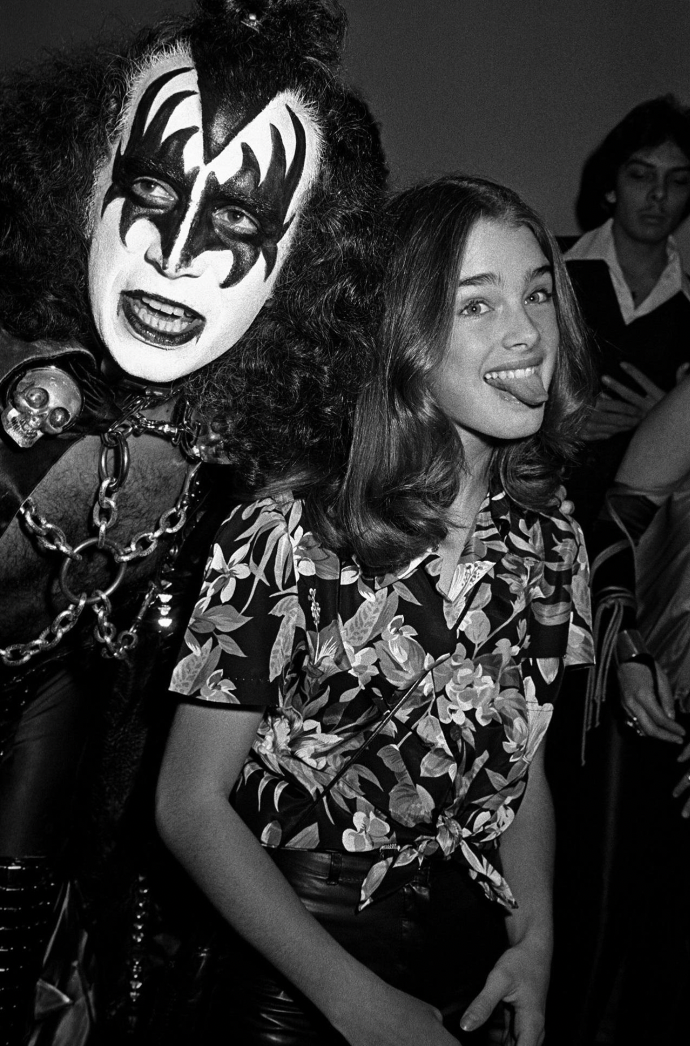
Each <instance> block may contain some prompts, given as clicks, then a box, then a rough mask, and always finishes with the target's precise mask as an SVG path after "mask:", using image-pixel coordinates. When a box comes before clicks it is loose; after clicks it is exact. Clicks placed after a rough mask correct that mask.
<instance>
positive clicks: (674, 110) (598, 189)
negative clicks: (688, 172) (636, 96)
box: [575, 94, 690, 232]
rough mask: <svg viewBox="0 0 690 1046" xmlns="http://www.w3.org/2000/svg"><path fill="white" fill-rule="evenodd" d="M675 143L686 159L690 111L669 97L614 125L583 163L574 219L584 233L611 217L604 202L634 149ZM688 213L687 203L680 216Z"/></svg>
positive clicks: (651, 102)
mask: <svg viewBox="0 0 690 1046" xmlns="http://www.w3.org/2000/svg"><path fill="white" fill-rule="evenodd" d="M664 142H675V144H676V145H677V146H678V148H679V149H682V151H683V152H684V153H685V155H686V156H687V157H688V158H689V159H690V108H688V107H687V106H684V105H681V103H680V102H679V101H678V99H677V98H675V97H674V96H673V95H672V94H665V95H661V96H660V97H658V98H650V99H649V101H646V102H641V103H640V105H636V106H635V108H634V109H631V110H630V112H629V113H628V114H627V116H624V117H623V119H622V120H621V121H620V123H617V124H616V126H615V127H614V128H613V130H611V131H609V133H608V134H607V135H606V137H605V138H604V140H603V142H602V143H601V145H599V146H597V148H596V149H595V150H594V152H593V153H592V154H591V156H589V157H588V159H587V160H586V162H585V165H584V167H583V169H582V178H581V180H580V191H579V193H578V197H577V203H576V205H575V211H576V214H577V220H578V223H579V224H580V226H581V228H582V229H584V230H585V232H587V230H589V229H595V228H596V227H597V226H598V225H601V224H602V223H603V222H605V221H606V219H607V218H610V217H611V211H612V206H611V204H610V203H609V202H608V200H607V199H606V195H607V193H610V192H611V191H612V190H613V189H615V187H616V178H617V176H618V172H619V170H620V169H621V167H622V166H623V164H624V163H625V162H626V160H628V159H630V157H631V156H632V154H633V153H635V152H637V150H638V149H654V148H655V147H656V146H657V145H663V144H664ZM688 214H690V200H689V201H688V206H687V209H686V212H685V214H684V216H683V217H687V215H688Z"/></svg>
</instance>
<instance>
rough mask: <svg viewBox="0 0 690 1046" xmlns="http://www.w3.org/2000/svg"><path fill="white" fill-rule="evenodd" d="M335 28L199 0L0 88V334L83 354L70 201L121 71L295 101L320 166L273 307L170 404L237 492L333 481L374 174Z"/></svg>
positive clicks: (88, 329)
mask: <svg viewBox="0 0 690 1046" xmlns="http://www.w3.org/2000/svg"><path fill="white" fill-rule="evenodd" d="M345 26H346V21H345V16H344V14H343V12H342V9H341V8H340V5H339V4H338V3H335V2H333V0H263V2H250V0H205V2H204V3H201V2H200V4H199V7H198V9H197V10H196V12H195V13H194V14H192V15H190V16H187V17H175V18H170V19H167V20H164V21H162V22H160V23H158V24H157V25H156V26H154V27H153V28H150V29H147V30H143V31H142V32H140V33H139V34H138V35H137V36H136V37H135V38H134V39H133V40H132V41H131V42H129V43H128V44H126V45H119V46H114V45H113V44H111V43H108V44H106V43H97V44H95V45H93V46H89V47H85V48H82V49H80V50H77V51H74V52H70V53H66V54H61V55H54V56H52V57H51V59H50V60H49V61H46V62H44V63H42V64H41V65H40V66H38V67H36V68H29V69H26V70H21V71H18V72H15V73H13V74H12V75H10V76H5V77H4V78H2V80H0V124H1V126H2V129H3V133H2V137H1V140H0V319H1V322H2V323H3V325H4V326H5V328H6V329H7V330H9V331H10V332H11V333H13V334H15V335H17V336H18V337H20V338H23V339H26V340H28V341H33V340H36V339H38V338H50V339H56V340H70V339H76V340H79V341H81V342H82V343H84V344H86V345H88V346H90V347H94V348H95V349H96V350H97V351H100V346H99V343H98V338H97V335H96V332H95V329H94V326H93V322H92V318H91V312H90V308H89V302H88V290H87V257H88V224H89V216H88V203H89V198H90V196H91V193H92V189H93V182H94V174H95V172H96V171H97V170H98V168H99V166H100V165H101V164H102V163H104V162H105V160H106V158H107V155H108V152H109V150H110V148H111V147H112V145H113V142H114V140H115V139H116V137H117V134H118V124H119V121H120V118H121V116H122V113H123V110H124V108H125V106H126V104H127V101H128V97H129V92H130V89H131V85H132V83H133V81H134V78H135V77H136V75H137V73H138V72H139V71H140V70H141V69H142V68H143V67H145V65H146V64H147V62H149V61H150V59H151V56H155V54H157V53H160V52H161V51H163V50H165V49H169V48H172V47H179V46H182V47H185V46H186V47H188V48H189V49H190V50H191V53H192V56H193V58H194V61H195V64H196V66H197V69H198V70H199V71H200V72H201V71H203V72H204V74H205V75H206V77H208V78H211V79H213V81H214V83H215V84H217V85H219V87H220V89H221V90H222V91H224V92H228V93H230V94H231V96H232V97H234V98H237V99H238V100H239V101H240V102H242V101H243V100H244V99H251V100H252V101H253V102H254V103H256V102H257V101H259V102H261V100H262V99H265V101H266V102H268V101H269V100H270V98H271V97H273V96H274V95H275V94H276V93H278V92H279V91H282V90H290V89H293V90H297V91H299V92H300V93H301V95H302V97H303V98H305V100H306V101H307V102H308V103H309V104H310V106H311V108H312V111H313V113H314V116H315V119H316V122H317V124H318V125H319V126H320V130H321V132H322V135H323V151H322V166H321V171H320V176H319V178H318V179H317V181H316V183H315V185H314V187H313V189H312V192H311V195H310V198H309V200H308V202H307V205H306V208H305V212H304V215H303V217H302V218H301V219H300V222H299V225H298V228H297V233H296V236H295V239H294V241H293V246H292V248H291V253H290V255H289V256H288V259H287V261H286V263H285V265H284V266H283V269H282V270H281V273H280V277H279V279H278V281H277V283H276V286H275V288H274V291H273V296H272V298H271V299H270V300H269V302H268V303H267V304H266V305H265V306H264V308H263V310H262V312H261V314H260V316H259V317H258V318H257V320H256V321H255V322H254V324H253V325H252V327H251V328H250V329H249V330H248V332H247V333H246V334H245V335H244V336H243V338H242V339H240V341H239V342H238V343H237V344H236V345H234V346H233V347H232V350H231V351H229V352H228V353H227V354H226V355H225V356H223V357H220V358H219V359H218V360H216V361H214V362H213V363H211V364H209V365H207V366H206V367H205V368H204V369H203V370H201V371H198V372H196V373H195V374H192V375H190V376H188V377H187V378H186V379H184V380H183V382H182V383H181V386H180V387H181V389H182V391H184V392H185V393H186V395H187V396H188V398H189V399H190V400H191V402H192V405H193V406H194V408H195V409H196V411H197V413H198V414H199V415H200V416H201V418H202V419H203V420H204V422H205V423H206V424H207V425H209V426H211V427H212V429H213V430H214V431H215V433H216V434H217V435H218V436H220V437H221V443H220V447H221V449H222V451H223V454H224V456H225V458H226V459H227V460H229V461H230V462H232V463H233V464H234V465H235V466H236V467H237V473H238V474H240V475H241V476H242V477H243V478H244V480H245V482H246V483H247V485H248V486H250V487H251V486H256V485H257V484H260V483H261V482H262V481H263V480H264V479H265V477H266V476H268V475H269V474H279V473H284V474H285V473H288V472H292V473H294V474H295V475H304V476H312V477H313V476H325V475H330V474H331V473H332V472H333V471H334V470H335V471H336V472H337V471H338V469H341V468H342V464H343V459H344V454H345V448H346V444H347V436H348V430H349V425H350V418H351V414H352V409H353V404H354V400H355V397H356V393H357V391H358V389H359V385H360V381H361V375H362V374H363V373H365V372H366V369H367V367H368V366H369V362H370V360H371V357H372V350H371V332H372V327H373V321H374V317H375V316H376V303H377V297H376V288H377V286H378V282H379V276H380V273H379V266H380V264H381V257H382V253H383V252H382V250H381V248H380V245H379V231H380V227H381V218H380V214H381V207H380V201H381V193H382V191H383V188H384V185H385V179H386V175H387V170H386V165H385V161H384V157H383V153H382V150H381V146H380V139H379V134H378V129H377V127H376V125H375V123H374V121H373V119H372V117H371V115H370V113H369V111H368V109H367V107H366V105H365V104H364V103H363V102H362V101H361V100H360V99H359V98H358V97H357V96H356V95H355V94H354V93H353V92H352V90H350V89H349V88H348V87H347V86H346V85H345V84H344V83H343V81H342V79H341V78H340V77H339V74H338V69H337V65H338V60H339V55H340V50H341V46H342V41H343V36H344V31H345Z"/></svg>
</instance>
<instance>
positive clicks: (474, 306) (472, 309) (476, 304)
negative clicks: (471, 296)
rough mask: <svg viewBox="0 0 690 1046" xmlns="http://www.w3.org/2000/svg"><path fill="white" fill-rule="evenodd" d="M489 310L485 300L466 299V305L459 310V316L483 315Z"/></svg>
mask: <svg viewBox="0 0 690 1046" xmlns="http://www.w3.org/2000/svg"><path fill="white" fill-rule="evenodd" d="M488 311H489V306H488V305H487V303H486V302H485V301H468V302H467V305H463V307H462V308H461V309H460V310H459V312H458V315H459V316H483V315H484V314H485V313H486V312H488Z"/></svg>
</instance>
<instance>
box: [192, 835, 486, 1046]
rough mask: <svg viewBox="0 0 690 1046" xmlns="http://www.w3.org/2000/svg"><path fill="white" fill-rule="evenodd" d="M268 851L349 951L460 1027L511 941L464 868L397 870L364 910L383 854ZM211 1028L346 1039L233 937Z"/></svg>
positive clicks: (319, 1043) (309, 1045)
mask: <svg viewBox="0 0 690 1046" xmlns="http://www.w3.org/2000/svg"><path fill="white" fill-rule="evenodd" d="M269 852H271V853H272V856H273V857H274V860H275V861H276V863H277V865H278V867H279V868H280V870H281V871H282V873H283V874H284V875H285V877H286V878H287V879H288V881H289V882H290V883H291V884H292V886H293V888H294V889H295V891H296V892H297V894H298V895H299V897H300V898H301V900H302V902H303V903H304V905H305V906H306V908H307V909H308V910H309V911H310V912H311V913H312V914H313V915H314V916H315V917H316V918H317V919H318V920H319V922H320V923H321V924H322V925H323V926H324V927H325V928H326V929H327V930H328V931H329V933H330V934H331V935H332V936H333V937H334V938H335V939H336V940H337V941H338V942H339V943H340V944H342V945H343V947H344V948H345V949H346V950H347V951H348V952H350V953H351V954H352V955H353V956H355V958H357V959H358V960H359V961H360V962H362V963H363V964H364V965H366V966H367V967H369V969H371V970H373V971H374V972H375V973H377V974H378V975H379V976H380V977H381V978H382V979H383V980H385V981H387V982H388V983H389V984H392V985H393V986H394V987H396V988H399V989H400V990H402V991H405V992H408V993H410V994H411V995H415V996H416V997H418V998H422V999H425V1000H426V1001H427V1002H430V1003H431V1004H433V1005H434V1006H437V1007H439V1009H441V1010H443V1011H445V1012H447V1013H448V1014H449V1016H448V1019H447V1021H446V1025H447V1027H448V1029H449V1030H450V1031H451V1033H457V1032H458V1029H459V1021H460V1017H461V1016H462V1014H463V1012H464V1010H465V1008H466V1006H467V1005H468V1004H469V1002H470V1001H471V1000H472V999H473V998H474V996H475V995H476V994H477V993H478V992H479V991H480V990H481V988H482V987H483V985H484V981H485V979H486V975H487V973H488V972H489V970H490V969H491V967H492V966H493V964H494V963H495V961H496V959H497V958H498V956H499V955H500V954H501V952H502V951H503V950H504V949H505V947H506V935H505V918H504V912H503V911H502V909H501V908H500V907H499V906H498V905H497V904H495V903H493V902H490V901H488V900H487V899H486V898H485V896H484V895H483V893H482V892H481V890H480V888H479V887H478V886H477V885H476V884H475V883H472V882H471V880H470V879H469V876H468V874H467V871H466V870H465V869H464V868H463V867H461V866H460V865H458V864H456V863H455V862H453V861H452V860H431V861H427V862H424V863H423V864H422V866H421V868H420V867H419V865H418V864H417V862H414V863H413V864H412V865H408V866H407V867H405V868H401V869H399V870H395V869H394V870H393V871H392V872H390V873H389V877H388V878H387V879H386V881H385V883H384V884H383V885H382V888H381V889H382V891H383V894H384V896H382V897H380V898H378V899H376V900H375V901H374V903H373V904H371V905H369V906H368V907H367V908H365V909H364V910H363V911H362V912H357V903H358V901H359V894H360V888H361V884H362V882H363V880H364V878H365V876H366V874H367V872H368V871H369V869H370V868H371V865H372V863H373V861H374V860H376V858H377V856H378V855H374V857H373V858H372V855H371V854H347V853H323V852H307V851H299V850H279V851H269ZM389 879H390V881H389ZM199 1031H201V1029H199ZM203 1031H204V1041H214V1042H215V1041H217V1042H225V1041H227V1042H230V1041H232V1042H238V1043H242V1044H243V1046H344V1043H345V1040H344V1039H343V1038H342V1036H340V1035H339V1034H338V1033H337V1032H335V1031H334V1029H333V1028H332V1026H331V1025H330V1024H329V1023H328V1021H326V1019H325V1018H324V1017H323V1016H322V1015H321V1014H320V1013H319V1012H318V1011H317V1010H316V1008H315V1007H314V1006H313V1005H312V1004H311V1003H310V1002H309V1001H308V1000H307V999H305V998H304V997H303V996H301V995H300V993H299V992H297V991H296V990H295V988H294V987H292V985H291V984H290V983H289V981H288V980H287V979H286V978H284V977H283V976H282V975H281V974H280V973H279V972H278V971H277V970H275V969H274V968H273V967H272V966H271V965H270V964H269V963H268V962H266V961H265V960H264V959H263V958H262V957H261V956H260V955H258V953H257V952H256V951H255V950H254V949H253V948H251V947H250V946H249V945H247V944H246V943H245V942H244V941H242V940H240V939H239V938H237V937H234V936H233V937H232V939H231V943H230V944H229V945H228V948H227V952H226V954H225V955H224V957H223V959H222V961H221V963H220V967H219V968H218V975H217V979H216V986H215V989H214V992H213V995H212V1001H211V1006H210V1011H209V1014H208V1023H207V1025H206V1026H205V1027H204V1028H203ZM200 1041H201V1040H200ZM462 1041H463V1043H467V1044H468V1046H469V1044H470V1043H477V1044H479V1043H481V1042H483V1041H484V1032H480V1033H475V1034H473V1035H467V1034H466V1033H463V1036H462Z"/></svg>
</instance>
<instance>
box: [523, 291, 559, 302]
mask: <svg viewBox="0 0 690 1046" xmlns="http://www.w3.org/2000/svg"><path fill="white" fill-rule="evenodd" d="M525 301H526V302H528V303H529V304H530V305H546V304H547V303H548V302H550V301H553V291H552V290H551V288H550V287H539V288H537V290H536V291H531V292H530V293H529V294H528V295H527V297H526V298H525Z"/></svg>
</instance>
